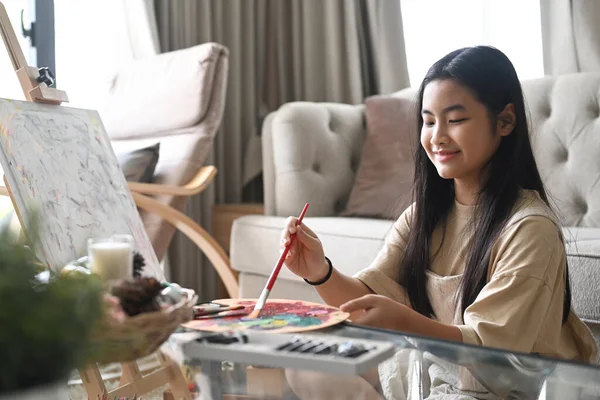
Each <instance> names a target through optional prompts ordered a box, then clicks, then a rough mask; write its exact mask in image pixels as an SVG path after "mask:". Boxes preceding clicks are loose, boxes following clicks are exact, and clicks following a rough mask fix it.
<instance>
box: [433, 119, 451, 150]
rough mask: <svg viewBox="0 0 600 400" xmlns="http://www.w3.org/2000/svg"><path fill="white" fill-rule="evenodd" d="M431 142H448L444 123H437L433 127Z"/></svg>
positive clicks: (435, 143) (434, 143)
mask: <svg viewBox="0 0 600 400" xmlns="http://www.w3.org/2000/svg"><path fill="white" fill-rule="evenodd" d="M430 143H431V144H433V145H436V146H437V145H440V144H446V143H448V135H447V132H446V129H445V127H444V126H442V124H436V125H435V127H434V128H433V132H432V135H431V140H430Z"/></svg>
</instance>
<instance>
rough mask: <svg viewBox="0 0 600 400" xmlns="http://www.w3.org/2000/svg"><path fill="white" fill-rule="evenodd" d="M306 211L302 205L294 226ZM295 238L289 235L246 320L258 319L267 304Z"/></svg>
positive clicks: (299, 221) (298, 223) (306, 207)
mask: <svg viewBox="0 0 600 400" xmlns="http://www.w3.org/2000/svg"><path fill="white" fill-rule="evenodd" d="M306 210H308V203H306V204H305V205H304V208H303V209H302V212H301V213H300V216H299V217H298V220H297V221H296V226H298V225H300V224H301V223H302V219H303V218H304V215H305V214H306ZM295 238H296V235H295V234H293V235H291V237H290V241H289V243H288V244H287V245H286V246H285V248H284V249H283V252H282V253H281V255H280V257H279V260H278V261H277V265H275V268H274V269H273V272H271V276H269V280H268V281H267V285H266V286H265V288H264V289H263V291H262V293H261V294H260V297H259V298H258V300H257V301H256V305H255V306H254V311H252V312H251V313H250V315H249V316H248V318H258V317H259V316H260V312H261V311H262V309H263V307H264V306H265V303H266V302H267V298H268V297H269V294H270V293H271V289H273V285H274V284H275V281H276V280H277V276H278V275H279V271H280V270H281V266H282V265H283V262H284V261H285V259H286V257H287V255H288V252H289V251H290V247H291V246H292V243H293V242H294V239H295Z"/></svg>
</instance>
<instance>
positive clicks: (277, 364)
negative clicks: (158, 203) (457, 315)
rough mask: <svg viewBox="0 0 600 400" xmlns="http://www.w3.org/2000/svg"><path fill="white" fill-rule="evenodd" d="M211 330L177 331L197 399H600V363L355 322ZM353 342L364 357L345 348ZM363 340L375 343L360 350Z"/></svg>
mask: <svg viewBox="0 0 600 400" xmlns="http://www.w3.org/2000/svg"><path fill="white" fill-rule="evenodd" d="M211 335H212V337H215V334H209V333H204V332H202V333H200V332H192V331H186V330H181V331H179V332H178V333H176V334H174V335H173V337H172V338H171V340H170V343H171V344H172V348H173V349H176V350H175V351H176V352H178V353H179V355H178V357H179V358H180V359H181V360H183V361H182V362H183V363H184V364H185V365H187V366H188V367H189V368H191V370H192V371H194V373H193V374H191V375H192V376H193V381H194V383H195V385H196V387H197V389H198V391H199V394H198V397H197V398H198V399H203V400H209V399H255V398H256V399H258V398H280V399H298V398H311V399H317V398H320V397H321V398H326V399H328V400H333V399H338V398H339V399H353V398H369V399H370V398H379V399H384V398H394V399H427V398H432V399H461V400H462V399H540V400H551V399H582V400H583V399H585V400H588V399H600V366H598V365H589V364H583V363H578V362H571V361H564V360H557V359H552V358H547V357H541V356H537V355H531V354H522V353H513V352H507V351H502V350H498V349H492V348H484V347H478V346H471V345H466V344H462V343H454V342H448V341H442V340H436V339H431V338H425V337H419V336H412V335H406V334H402V333H398V332H394V331H387V330H381V329H374V328H368V327H362V326H358V325H354V324H352V323H349V322H345V323H342V324H339V325H337V326H335V327H332V328H328V329H324V330H320V331H313V332H307V333H306V335H301V334H298V335H290V334H288V335H284V334H275V333H268V332H249V333H248V335H244V336H242V335H240V334H235V335H219V337H220V338H221V339H222V338H223V337H225V338H226V339H227V340H226V341H225V342H227V343H222V342H221V343H216V344H215V343H210V342H209V341H208V340H209V339H210V337H211ZM307 336H310V338H311V339H313V341H312V343H313V347H314V344H315V343H316V344H321V349H322V348H323V346H324V345H322V343H326V344H331V346H330V348H329V350H328V352H327V351H326V352H325V353H321V354H320V355H319V354H310V352H308V353H302V352H301V350H303V349H308V348H310V346H309V344H310V343H308V344H306V343H302V341H303V340H304V342H307V340H306V339H303V338H306V337H307ZM248 337H249V339H248ZM315 338H316V339H317V340H314V339H315ZM294 340H295V341H296V342H294ZM246 341H247V343H245V342H246ZM317 342H319V343H317ZM294 344H296V349H294ZM286 345H287V348H286ZM352 347H353V348H354V350H358V353H357V354H358V356H356V357H342V353H343V352H344V351H346V354H347V353H348V349H350V348H352ZM298 349H299V350H298ZM361 349H362V351H363V352H364V351H365V350H364V349H371V350H372V351H371V354H369V353H367V354H360V351H361ZM294 353H295V354H294ZM369 357H370V358H369ZM361 360H362V361H361ZM365 360H366V361H365ZM336 361H339V362H337V363H336ZM378 375H379V378H378ZM390 376H391V378H390ZM373 377H375V378H373ZM379 381H381V384H379ZM369 382H370V383H369ZM377 393H379V394H377ZM370 396H371V397H370Z"/></svg>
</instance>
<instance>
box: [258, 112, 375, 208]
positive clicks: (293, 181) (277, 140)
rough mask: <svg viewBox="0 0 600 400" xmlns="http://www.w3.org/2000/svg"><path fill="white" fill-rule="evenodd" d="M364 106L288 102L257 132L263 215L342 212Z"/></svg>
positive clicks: (362, 130)
mask: <svg viewBox="0 0 600 400" xmlns="http://www.w3.org/2000/svg"><path fill="white" fill-rule="evenodd" d="M363 110H364V106H363V105H348V104H336V103H312V102H291V103H287V104H284V105H283V106H282V107H280V108H279V109H278V110H277V111H275V112H273V113H271V114H269V115H268V116H267V118H266V120H265V123H264V125H263V130H262V139H261V140H262V153H263V174H264V185H265V186H264V194H265V200H264V202H265V214H267V215H279V216H288V215H296V214H298V212H299V211H300V210H301V209H302V206H303V205H304V203H306V202H310V210H309V214H310V216H332V215H336V214H337V213H339V212H340V211H342V210H343V208H344V206H345V203H346V201H347V198H348V196H349V194H350V191H351V190H352V184H353V182H354V175H355V173H356V169H357V167H358V163H359V161H360V152H361V148H362V145H363V142H364V139H365V132H366V131H365V126H364V111H363Z"/></svg>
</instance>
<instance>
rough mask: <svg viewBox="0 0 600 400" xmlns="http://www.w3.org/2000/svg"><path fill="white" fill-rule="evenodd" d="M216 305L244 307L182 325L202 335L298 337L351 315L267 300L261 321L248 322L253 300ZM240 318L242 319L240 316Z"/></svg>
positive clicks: (305, 304) (311, 305) (318, 306)
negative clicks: (258, 333) (251, 333)
mask: <svg viewBox="0 0 600 400" xmlns="http://www.w3.org/2000/svg"><path fill="white" fill-rule="evenodd" d="M214 303H219V304H223V305H226V306H239V305H241V306H244V307H245V308H244V309H243V310H241V312H240V311H227V312H224V313H223V314H221V315H216V316H212V317H208V318H207V317H203V318H202V319H195V320H192V321H190V322H187V323H185V324H183V326H184V327H186V328H189V329H195V330H200V331H210V332H224V331H247V330H252V331H263V332H273V333H296V332H306V331H314V330H317V329H322V328H326V327H329V326H333V325H336V324H339V323H340V322H343V321H345V320H346V319H348V317H349V316H350V314H348V313H346V312H342V311H340V310H339V309H337V308H335V307H331V306H328V305H324V304H318V303H311V302H307V301H301V300H286V299H273V300H267V303H266V304H265V306H264V308H263V309H262V312H261V314H260V317H258V318H248V315H249V314H250V313H251V312H252V311H253V310H254V305H255V304H256V300H254V299H222V300H215V301H214ZM240 314H241V315H240Z"/></svg>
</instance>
